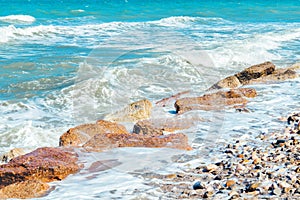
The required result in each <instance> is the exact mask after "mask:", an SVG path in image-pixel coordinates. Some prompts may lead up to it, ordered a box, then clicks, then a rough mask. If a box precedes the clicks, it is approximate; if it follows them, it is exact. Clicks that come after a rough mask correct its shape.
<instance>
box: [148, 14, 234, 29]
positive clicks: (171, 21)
mask: <svg viewBox="0 0 300 200" xmlns="http://www.w3.org/2000/svg"><path fill="white" fill-rule="evenodd" d="M212 22H214V23H225V22H226V23H229V21H227V20H225V19H223V18H218V17H189V16H172V17H166V18H162V19H160V20H157V21H152V22H150V23H154V24H158V25H161V26H171V27H184V26H189V25H191V23H201V24H202V23H212Z"/></svg>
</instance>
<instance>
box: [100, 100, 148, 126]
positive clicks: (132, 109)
mask: <svg viewBox="0 0 300 200" xmlns="http://www.w3.org/2000/svg"><path fill="white" fill-rule="evenodd" d="M151 109H152V103H151V102H150V101H149V100H148V99H143V100H140V101H137V102H133V103H131V104H129V105H128V106H126V107H125V108H123V109H122V110H119V111H117V112H115V113H112V114H108V115H107V116H105V118H104V119H105V120H108V121H113V122H137V121H139V120H143V119H148V118H150V115H151Z"/></svg>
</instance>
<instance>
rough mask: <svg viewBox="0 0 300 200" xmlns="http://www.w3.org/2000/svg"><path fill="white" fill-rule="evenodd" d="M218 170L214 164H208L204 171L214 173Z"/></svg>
mask: <svg viewBox="0 0 300 200" xmlns="http://www.w3.org/2000/svg"><path fill="white" fill-rule="evenodd" d="M218 168H219V167H218V166H217V165H215V164H208V165H207V166H206V168H205V169H206V171H208V172H213V171H216V170H217V169H218Z"/></svg>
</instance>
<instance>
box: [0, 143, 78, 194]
mask: <svg viewBox="0 0 300 200" xmlns="http://www.w3.org/2000/svg"><path fill="white" fill-rule="evenodd" d="M77 160H78V158H77V154H75V153H74V152H71V151H69V150H66V149H62V148H51V147H44V148H39V149H36V150H35V151H32V152H30V153H28V154H25V155H22V156H19V157H16V158H14V159H12V160H11V161H10V162H9V163H7V164H4V165H0V195H3V196H9V198H10V197H12V198H15V197H16V198H18V197H19V196H20V198H30V197H33V196H32V195H34V194H35V193H36V194H37V195H40V194H42V193H43V191H44V190H47V189H48V186H47V185H46V184H43V183H44V182H51V181H57V180H62V179H64V178H66V177H67V176H68V175H69V174H73V173H76V172H77V171H78V170H79V169H80V167H79V165H78V164H77ZM30 189H31V190H32V191H29V190H30ZM14 190H15V191H16V194H15V195H16V196H14V194H13V193H11V191H14ZM34 191H36V192H34ZM22 192H23V193H22ZM21 193H22V194H21ZM21 195H23V196H21ZM27 195H28V196H27Z"/></svg>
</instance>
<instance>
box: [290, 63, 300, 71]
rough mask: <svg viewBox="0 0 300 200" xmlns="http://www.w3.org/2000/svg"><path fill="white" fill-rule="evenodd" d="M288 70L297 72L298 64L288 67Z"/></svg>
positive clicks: (299, 65)
mask: <svg viewBox="0 0 300 200" xmlns="http://www.w3.org/2000/svg"><path fill="white" fill-rule="evenodd" d="M288 69H290V70H293V71H298V70H299V69H300V63H295V64H293V65H292V66H290V67H288Z"/></svg>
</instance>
